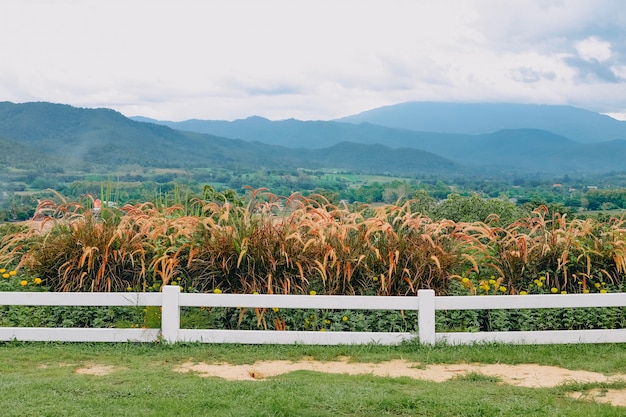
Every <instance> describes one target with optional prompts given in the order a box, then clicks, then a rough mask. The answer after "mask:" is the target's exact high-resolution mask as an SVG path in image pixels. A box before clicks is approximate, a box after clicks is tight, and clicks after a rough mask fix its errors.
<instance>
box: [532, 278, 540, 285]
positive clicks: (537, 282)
mask: <svg viewBox="0 0 626 417" xmlns="http://www.w3.org/2000/svg"><path fill="white" fill-rule="evenodd" d="M533 282H534V283H535V284H537V285H539V283H540V282H541V281H539V280H538V279H536V280H534V281H533Z"/></svg>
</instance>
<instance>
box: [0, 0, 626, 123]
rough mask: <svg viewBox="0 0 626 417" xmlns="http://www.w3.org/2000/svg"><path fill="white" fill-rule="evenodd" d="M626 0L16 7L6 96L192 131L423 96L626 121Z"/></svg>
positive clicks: (0, 90) (3, 77)
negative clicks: (533, 105)
mask: <svg viewBox="0 0 626 417" xmlns="http://www.w3.org/2000/svg"><path fill="white" fill-rule="evenodd" d="M623 27H626V8H624V7H623V2H622V1H620V0H594V1H593V2H591V1H588V0H567V1H558V0H554V1H549V0H510V1H507V2H502V1H500V0H448V1H445V2H432V1H426V0H419V1H418V0H415V1H409V0H387V1H381V0H342V1H341V2H338V1H334V0H316V1H312V0H310V1H309V0H302V1H298V2H294V1H290V0H266V1H263V2H259V1H252V0H233V1H230V0H213V1H210V2H200V1H195V0H179V1H176V2H172V1H169V0H133V1H132V2H128V1H122V0H107V1H100V0H83V1H75V0H59V1H55V2H46V1H35V0H31V1H22V0H4V1H2V2H0V50H2V52H3V56H2V60H0V99H6V100H12V101H33V100H46V101H54V102H63V103H69V104H75V105H80V106H83V107H89V106H94V107H113V108H115V109H117V110H119V111H122V112H123V113H125V114H129V115H136V114H142V115H145V116H149V117H156V118H165V119H170V120H182V119H187V118H194V117H197V118H221V119H234V118H243V117H247V116H249V115H252V114H258V115H261V116H265V117H268V118H271V119H284V118H289V117H296V118H304V119H323V118H334V117H340V116H344V115H348V114H351V113H356V112H360V111H364V110H368V109H370V108H373V107H378V106H382V105H388V104H394V103H397V102H401V101H411V100H462V101H522V102H538V103H559V104H577V105H580V106H581V107H587V108H591V109H592V110H600V109H603V111H613V112H622V111H626V108H625V107H626V105H624V104H623V97H624V95H625V94H626V87H624V81H625V79H626V78H625V75H626V32H625V31H624V30H623Z"/></svg>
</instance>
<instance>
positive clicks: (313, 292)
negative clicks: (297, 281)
mask: <svg viewBox="0 0 626 417" xmlns="http://www.w3.org/2000/svg"><path fill="white" fill-rule="evenodd" d="M309 294H310V295H317V292H316V291H315V290H311V291H309Z"/></svg>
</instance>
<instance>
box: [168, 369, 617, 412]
mask: <svg viewBox="0 0 626 417" xmlns="http://www.w3.org/2000/svg"><path fill="white" fill-rule="evenodd" d="M298 370H307V371H314V372H327V373H337V374H350V375H357V374H370V375H376V376H382V377H409V378H415V379H420V380H427V381H434V382H442V381H446V380H448V379H451V378H453V377H455V376H459V375H464V374H467V373H479V374H482V375H485V376H492V377H496V378H498V379H499V380H500V381H501V382H502V383H506V384H511V385H516V386H520V387H528V388H543V387H554V386H557V385H560V384H565V383H571V382H578V383H587V382H589V383H600V382H614V381H626V374H616V375H610V376H607V375H604V374H601V373H597V372H589V371H572V370H568V369H563V368H559V367H555V366H543V365H532V364H522V365H504V364H452V365H421V364H419V363H412V362H408V361H405V360H392V361H388V362H381V363H351V362H349V359H348V358H342V359H341V360H340V361H334V362H319V361H315V360H313V359H306V358H305V359H304V360H301V361H298V362H290V361H261V362H256V363H254V364H251V365H232V364H226V363H215V364H208V363H202V362H200V363H198V362H187V363H184V364H182V365H180V366H178V367H176V368H174V371H175V372H182V373H184V372H193V373H195V374H197V375H198V376H200V377H218V378H223V379H227V380H232V381H244V380H247V381H261V380H263V379H265V378H269V377H273V376H278V375H282V374H286V373H289V372H293V371H298ZM571 397H573V398H576V399H587V400H590V401H599V402H608V403H610V404H612V405H615V406H623V407H626V390H599V389H594V390H591V391H586V392H573V393H571Z"/></svg>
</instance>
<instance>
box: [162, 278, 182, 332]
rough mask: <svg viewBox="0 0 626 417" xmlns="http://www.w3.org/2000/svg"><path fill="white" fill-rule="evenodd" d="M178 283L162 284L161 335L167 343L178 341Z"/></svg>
mask: <svg viewBox="0 0 626 417" xmlns="http://www.w3.org/2000/svg"><path fill="white" fill-rule="evenodd" d="M179 294H180V287H179V286H178V285H165V286H163V298H162V302H161V307H162V311H161V337H162V338H163V340H164V341H166V342H167V343H176V342H177V341H178V329H179V328H180V305H179V301H178V296H179Z"/></svg>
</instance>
